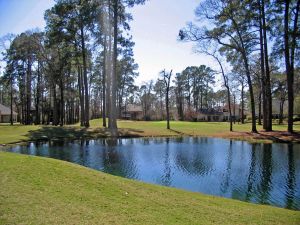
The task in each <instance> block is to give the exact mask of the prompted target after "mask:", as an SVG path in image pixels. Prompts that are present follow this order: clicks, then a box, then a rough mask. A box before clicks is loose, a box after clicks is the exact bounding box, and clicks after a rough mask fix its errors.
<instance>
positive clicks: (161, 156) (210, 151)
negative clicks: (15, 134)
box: [8, 138, 300, 209]
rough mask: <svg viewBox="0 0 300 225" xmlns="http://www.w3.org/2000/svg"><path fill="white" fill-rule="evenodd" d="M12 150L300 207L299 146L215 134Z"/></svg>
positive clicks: (41, 144)
mask: <svg viewBox="0 0 300 225" xmlns="http://www.w3.org/2000/svg"><path fill="white" fill-rule="evenodd" d="M8 150H9V151H12V152H18V153H22V154H30V155H37V156H45V157H51V158H56V159H61V160H66V161H69V162H74V163H77V164H80V165H83V166H86V167H90V168H93V169H96V170H100V171H104V172H107V173H110V174H113V175H117V176H122V177H127V178H131V179H138V180H143V181H145V182H151V183H157V184H161V185H165V186H173V187H178V188H182V189H187V190H191V191H196V192H203V193H207V194H212V195H218V196H223V197H228V198H235V199H239V200H243V201H249V202H255V203H262V204H271V205H276V206H280V207H286V208H290V209H300V145H299V144H294V145H292V144H289V145H287V144H249V143H247V142H241V141H230V140H223V139H213V138H145V139H113V138H111V139H99V140H80V141H70V142H65V141H51V142H37V143H28V144H26V145H22V146H16V147H12V148H10V149H8Z"/></svg>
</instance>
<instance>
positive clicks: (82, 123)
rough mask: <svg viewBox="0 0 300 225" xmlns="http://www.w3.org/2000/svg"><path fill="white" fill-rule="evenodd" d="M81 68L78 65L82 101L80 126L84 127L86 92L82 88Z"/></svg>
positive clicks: (79, 90)
mask: <svg viewBox="0 0 300 225" xmlns="http://www.w3.org/2000/svg"><path fill="white" fill-rule="evenodd" d="M81 71H82V70H81V67H80V66H79V65H78V92H79V101H80V126H84V121H85V118H84V91H83V87H82V72H81Z"/></svg>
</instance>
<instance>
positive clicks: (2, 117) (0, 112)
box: [0, 104, 18, 123]
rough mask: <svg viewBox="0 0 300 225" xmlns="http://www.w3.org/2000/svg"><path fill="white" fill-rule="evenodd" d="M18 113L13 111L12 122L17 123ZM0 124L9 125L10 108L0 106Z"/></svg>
mask: <svg viewBox="0 0 300 225" xmlns="http://www.w3.org/2000/svg"><path fill="white" fill-rule="evenodd" d="M17 118H18V113H16V112H15V111H13V121H14V122H17ZM0 123H10V108H8V107H6V106H4V105H2V104H0Z"/></svg>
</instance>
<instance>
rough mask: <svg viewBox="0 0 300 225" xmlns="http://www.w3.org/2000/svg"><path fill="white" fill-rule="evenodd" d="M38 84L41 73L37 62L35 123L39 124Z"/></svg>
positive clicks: (39, 84) (39, 83) (39, 94)
mask: <svg viewBox="0 0 300 225" xmlns="http://www.w3.org/2000/svg"><path fill="white" fill-rule="evenodd" d="M40 86H41V74H40V63H39V62H38V68H37V84H36V105H35V124H40V123H41V122H40V110H39V109H40V96H41V93H40Z"/></svg>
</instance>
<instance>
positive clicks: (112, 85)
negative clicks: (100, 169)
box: [0, 0, 300, 132]
mask: <svg viewBox="0 0 300 225" xmlns="http://www.w3.org/2000/svg"><path fill="white" fill-rule="evenodd" d="M144 2H145V0H101V1H99V0H57V1H56V4H55V5H54V6H53V7H52V8H51V9H49V10H47V11H46V12H45V21H46V27H45V29H44V31H27V32H24V33H22V34H20V35H17V36H15V35H11V34H9V35H6V36H5V37H3V38H2V39H1V42H0V44H1V48H2V53H3V60H4V61H5V62H6V67H5V70H4V73H3V76H1V77H0V102H2V103H4V104H5V105H10V107H11V111H12V109H13V107H14V108H15V109H16V110H17V112H18V114H19V117H20V122H21V123H23V124H32V123H34V124H41V123H42V124H50V123H52V124H53V125H61V126H62V125H64V124H73V123H77V122H80V124H81V126H85V127H89V120H90V119H91V118H99V117H102V118H103V124H102V125H103V126H104V127H108V128H110V129H111V130H112V131H113V132H115V131H116V128H117V122H116V120H117V118H118V117H121V116H122V110H124V108H125V109H126V105H127V104H139V105H141V106H142V109H143V116H144V119H145V120H148V119H166V120H167V121H168V123H167V127H168V128H170V124H169V121H170V119H175V117H176V119H179V120H191V119H192V118H193V117H194V114H195V113H197V112H199V110H203V109H210V108H215V107H217V106H220V105H223V106H224V105H225V104H226V105H228V107H229V113H230V130H233V126H232V122H233V120H232V118H234V115H233V113H234V114H235V110H233V109H232V108H231V107H232V106H235V105H236V103H239V104H240V108H241V112H242V115H241V119H242V122H244V121H243V119H244V109H245V108H249V109H250V112H251V116H250V118H251V119H252V131H253V132H257V129H256V124H257V120H258V123H259V124H261V123H262V124H263V126H264V128H265V129H266V130H267V131H271V130H272V113H273V110H272V101H273V100H274V99H278V101H279V104H280V113H279V114H280V115H279V122H280V123H282V121H283V111H284V104H285V102H286V100H287V102H288V131H290V132H292V131H293V115H294V108H295V105H294V101H295V95H297V94H298V92H299V90H298V88H297V87H298V84H299V79H298V76H299V75H298V73H299V69H297V68H298V67H299V62H300V61H299V58H300V57H299V56H300V54H299V53H300V51H299V37H300V35H299V23H298V22H299V7H300V0H289V1H275V0H274V1H273V0H255V1H250V0H245V1H238V0H228V1H218V0H203V1H201V3H200V4H199V6H198V7H197V9H196V11H195V13H196V16H197V18H198V20H197V21H198V22H199V23H200V24H199V25H198V24H194V23H188V24H187V26H186V27H185V28H183V29H182V30H180V32H179V40H181V41H192V42H195V43H196V51H197V52H198V53H201V54H205V55H207V56H209V57H211V58H212V59H213V60H214V61H215V62H216V65H217V67H216V68H214V69H212V68H210V67H208V66H206V65H200V66H190V67H187V68H186V69H184V70H183V71H182V72H181V73H176V74H174V75H173V74H172V73H173V71H172V70H171V71H166V70H163V71H161V73H160V77H159V78H158V80H157V81H156V82H154V81H150V82H148V83H145V84H143V85H141V86H140V87H138V86H136V85H135V83H134V79H135V78H136V77H137V76H138V72H137V69H138V65H137V64H136V63H135V61H134V56H133V47H134V43H133V41H132V37H131V36H130V34H129V29H130V26H129V22H130V20H132V17H131V15H130V14H129V13H127V12H126V9H127V8H128V7H132V6H134V5H135V4H143V3H144ZM216 77H221V78H222V81H223V88H222V89H220V90H218V91H216V90H215V88H214V85H215V83H216ZM153 112H155V113H153ZM12 118H13V117H12V116H11V123H13V120H12ZM106 118H108V124H106Z"/></svg>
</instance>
